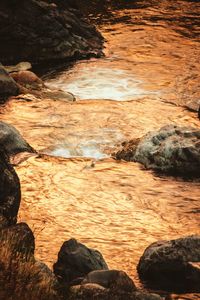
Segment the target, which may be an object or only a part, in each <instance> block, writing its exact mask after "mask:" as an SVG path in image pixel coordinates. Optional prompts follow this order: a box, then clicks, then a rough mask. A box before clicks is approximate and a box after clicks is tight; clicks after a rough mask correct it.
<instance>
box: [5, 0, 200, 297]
mask: <svg viewBox="0 0 200 300" xmlns="http://www.w3.org/2000/svg"><path fill="white" fill-rule="evenodd" d="M79 5H80V4H79V3H78V1H77V2H76V3H75V2H72V1H68V2H67V4H66V3H65V1H60V2H59V1H55V3H51V1H38V0H29V1H11V0H9V1H2V2H1V4H0V11H1V12H0V15H1V21H0V25H1V28H2V30H1V33H0V37H1V39H2V41H3V44H2V45H3V46H2V47H1V49H0V57H1V61H2V62H3V63H5V64H7V63H8V64H10V63H15V62H19V61H21V60H29V61H31V62H33V63H38V62H49V61H57V60H62V59H74V58H84V57H88V56H100V55H102V52H101V49H102V43H103V38H102V36H101V35H100V34H99V33H98V32H97V31H96V29H95V28H94V27H93V26H92V25H89V24H88V23H86V22H85V21H84V20H83V18H82V16H81V15H80V13H79V12H78V7H79ZM38 15H40V18H39V21H38ZM50 20H51V22H50ZM36 24H37V26H35V25H36ZM18 95H19V97H20V99H24V100H25V101H32V99H35V98H37V99H41V100H42V99H44V98H48V99H50V100H52V101H54V100H62V101H64V102H65V101H66V102H69V103H73V102H74V101H75V97H74V96H73V95H72V94H70V93H66V92H63V91H62V90H52V89H49V88H48V87H47V86H45V84H44V82H43V81H42V80H41V79H40V78H39V77H38V76H37V75H36V74H34V73H33V72H32V71H30V64H29V63H25V64H24V63H21V64H20V65H17V66H14V67H10V66H9V67H8V68H4V67H3V65H0V99H1V102H2V103H4V104H5V103H6V101H7V100H8V98H9V97H10V96H13V97H14V98H13V99H15V101H17V99H18ZM199 139H200V131H199V130H198V129H197V128H192V127H184V126H177V125H174V124H173V125H168V126H164V127H161V128H160V129H158V130H157V131H153V132H149V133H147V134H146V135H144V136H143V137H142V138H135V139H133V140H131V141H130V142H124V143H123V144H122V146H121V148H120V149H119V150H118V151H117V152H115V153H114V157H115V158H116V159H117V160H126V161H133V162H139V163H141V164H143V165H144V166H145V168H147V169H153V170H155V171H159V172H162V173H164V174H168V173H170V174H171V173H172V174H181V175H183V174H186V175H189V176H190V175H191V176H196V177H199V175H200V173H199V167H200V143H199ZM0 146H1V149H0V246H1V247H0V266H1V267H0V299H2V300H12V299H15V300H27V299H29V300H32V299H34V300H35V299H37V300H46V299H49V300H68V299H69V300H78V299H80V300H84V299H85V300H89V299H94V300H95V299H96V300H111V299H112V300H115V299H116V300H129V299H130V300H159V299H166V300H169V299H173V296H172V295H171V294H172V293H186V292H188V293H199V292H200V251H199V249H200V236H199V235H190V236H185V237H180V238H178V239H171V240H164V241H163V240H159V241H157V242H154V243H153V244H150V245H149V247H147V248H146V249H144V253H143V255H142V256H141V258H140V260H139V262H138V265H137V271H138V276H139V278H140V281H141V284H143V289H141V286H140V288H139V287H137V286H138V285H137V284H136V283H134V282H133V280H132V279H131V278H130V277H129V276H128V275H127V274H126V273H125V272H124V271H122V270H116V269H110V268H109V266H108V264H107V262H106V260H105V259H104V257H103V255H102V254H101V253H100V252H99V251H98V250H95V249H92V248H89V247H87V246H86V245H84V244H82V243H80V242H79V241H77V240H76V239H75V238H71V239H69V240H66V241H63V244H62V246H61V248H60V251H59V253H58V258H57V261H56V262H54V265H53V266H52V269H50V268H49V267H48V266H47V265H45V264H44V263H42V262H40V261H38V260H37V259H36V255H35V236H34V235H35V234H34V232H33V230H32V229H31V228H30V227H29V225H28V224H26V223H23V222H19V223H18V222H17V218H18V211H19V207H20V203H21V187H20V180H19V177H18V175H17V173H16V171H15V169H14V165H17V164H19V163H20V162H21V161H23V160H25V159H27V157H30V156H35V157H42V154H41V153H40V151H37V149H34V147H32V146H31V145H30V144H29V143H28V142H27V141H26V140H25V139H24V138H23V137H22V135H21V134H20V132H19V131H18V130H17V129H16V128H15V127H13V126H12V125H9V124H7V123H5V122H2V121H1V122H0ZM49 160H50V162H51V163H52V162H53V160H52V161H51V157H50V158H49ZM39 163H41V162H39ZM39 163H38V164H39ZM94 165H95V164H91V166H90V167H88V166H83V169H86V168H87V167H88V168H93V167H94ZM107 169H109V168H107ZM98 171H99V172H100V171H101V170H98ZM122 174H123V173H122ZM39 176H40V174H39ZM120 176H121V173H120ZM57 180H59V179H57ZM128 181H129V179H128ZM121 185H123V184H121ZM48 188H49V186H48ZM76 188H77V186H76ZM125 188H127V187H125ZM32 189H33V187H32ZM101 189H102V186H101ZM39 192H40V191H39V189H35V190H34V193H35V194H36V193H39ZM114 192H115V187H114V189H113V193H112V197H113V195H114ZM55 194H56V195H57V193H55ZM100 195H101V194H100ZM123 195H124V191H123V193H121V194H120V198H121V197H122V196H123ZM86 196H87V195H86ZM129 196H130V195H129ZM130 197H131V196H130ZM117 205H119V203H117ZM131 209H132V207H131ZM66 227H67V220H66ZM85 235H87V233H85ZM135 242H136V243H137V240H135ZM49 243H51V240H49ZM119 259H120V260H123V257H120V258H119ZM133 267H134V266H133ZM148 290H155V291H159V290H162V293H160V294H159V292H157V293H150V292H148ZM176 299H179V298H176Z"/></svg>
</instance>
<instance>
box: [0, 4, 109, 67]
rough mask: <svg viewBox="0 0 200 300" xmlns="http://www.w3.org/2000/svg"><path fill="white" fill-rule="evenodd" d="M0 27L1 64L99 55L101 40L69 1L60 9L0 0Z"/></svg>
mask: <svg viewBox="0 0 200 300" xmlns="http://www.w3.org/2000/svg"><path fill="white" fill-rule="evenodd" d="M66 2H68V1H66ZM0 28H1V31H0V39H1V47H0V57H1V61H2V63H3V64H12V63H17V62H19V61H30V62H34V63H41V62H48V61H51V62H52V61H56V60H63V59H67V60H69V59H74V58H84V57H88V56H100V55H102V50H101V49H102V45H103V37H102V36H101V34H100V33H99V32H98V31H97V30H96V29H95V27H94V26H93V25H90V24H89V23H88V22H87V21H85V20H84V18H83V17H82V16H81V14H80V12H79V11H78V10H77V9H75V8H74V7H73V1H71V3H69V4H68V5H64V6H60V5H56V4H54V3H47V2H46V1H40V0H26V1H16V0H1V1H0Z"/></svg>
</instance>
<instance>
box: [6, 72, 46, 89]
mask: <svg viewBox="0 0 200 300" xmlns="http://www.w3.org/2000/svg"><path fill="white" fill-rule="evenodd" d="M11 76H12V78H13V79H14V80H15V81H16V82H17V83H18V84H20V85H22V86H24V87H25V88H30V87H31V88H36V89H38V88H41V87H43V86H44V83H43V81H42V80H41V79H40V78H39V77H38V76H37V75H36V74H35V73H33V72H31V71H19V72H14V73H12V74H11Z"/></svg>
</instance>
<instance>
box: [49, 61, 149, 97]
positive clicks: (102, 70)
mask: <svg viewBox="0 0 200 300" xmlns="http://www.w3.org/2000/svg"><path fill="white" fill-rule="evenodd" d="M141 83H142V82H141V81H139V80H137V79H136V78H134V77H133V74H132V73H131V72H130V71H127V70H119V69H113V68H112V66H111V67H110V68H108V67H103V66H101V67H98V66H97V65H95V64H91V63H90V64H87V63H85V64H84V66H83V63H82V64H77V65H76V66H75V67H74V69H73V72H72V71H69V72H66V71H65V72H63V73H62V74H61V75H60V76H58V77H57V78H56V79H51V80H49V81H48V82H47V85H49V86H51V87H55V88H59V89H62V90H64V91H70V92H72V93H73V94H74V95H75V96H76V97H77V98H78V99H111V100H119V101H123V100H132V99H134V98H138V96H144V95H146V94H147V93H149V92H147V91H145V90H144V89H142V88H140V87H139V85H140V84H141Z"/></svg>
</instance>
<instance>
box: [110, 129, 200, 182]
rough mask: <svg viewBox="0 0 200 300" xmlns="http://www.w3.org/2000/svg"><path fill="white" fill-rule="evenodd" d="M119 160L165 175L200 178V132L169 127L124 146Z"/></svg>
mask: <svg viewBox="0 0 200 300" xmlns="http://www.w3.org/2000/svg"><path fill="white" fill-rule="evenodd" d="M115 157H116V158H117V159H124V160H127V161H137V162H140V163H142V164H143V165H144V166H145V167H146V168H148V169H153V170H156V171H161V172H166V173H168V172H170V173H174V174H176V173H177V174H183V175H186V176H189V175H192V176H200V130H199V129H196V128H192V127H179V126H176V125H168V126H164V127H162V128H161V129H160V130H158V131H154V132H149V133H147V134H146V135H145V136H144V137H143V138H141V139H140V140H139V139H137V140H133V141H130V142H127V143H124V144H123V145H122V149H121V150H120V151H118V152H117V153H116V154H115Z"/></svg>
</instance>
